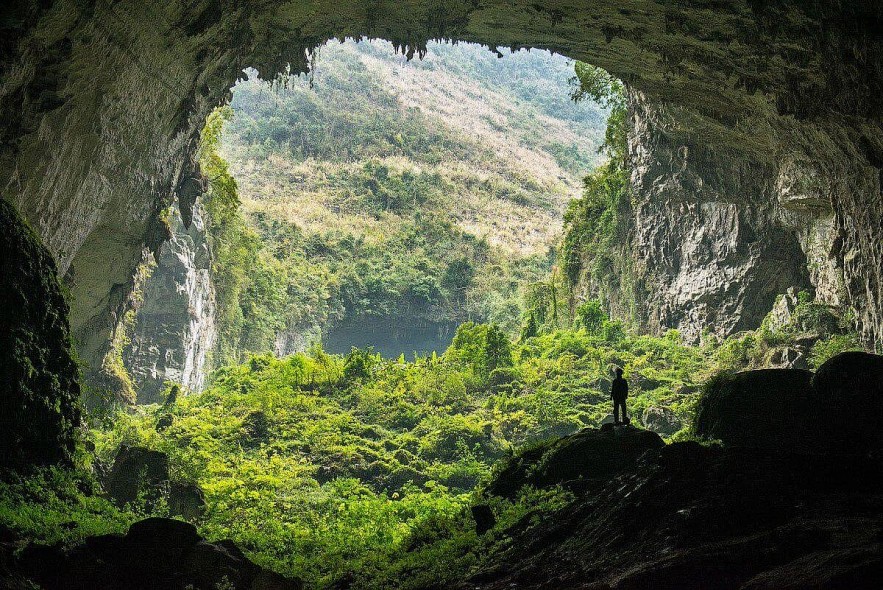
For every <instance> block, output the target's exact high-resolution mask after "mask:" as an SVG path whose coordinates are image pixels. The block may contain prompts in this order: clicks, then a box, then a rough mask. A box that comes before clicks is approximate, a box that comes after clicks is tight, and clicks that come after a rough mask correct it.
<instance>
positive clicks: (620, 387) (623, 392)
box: [610, 367, 629, 425]
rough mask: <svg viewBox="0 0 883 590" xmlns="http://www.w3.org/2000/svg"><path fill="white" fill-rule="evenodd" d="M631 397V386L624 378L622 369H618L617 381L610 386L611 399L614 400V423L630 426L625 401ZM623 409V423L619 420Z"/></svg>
mask: <svg viewBox="0 0 883 590" xmlns="http://www.w3.org/2000/svg"><path fill="white" fill-rule="evenodd" d="M628 396H629V384H628V382H627V381H626V380H625V379H623V378H622V369H620V368H619V367H617V368H616V379H614V380H613V383H612V384H611V385H610V397H611V399H613V423H614V424H617V425H619V424H628V423H629V417H628V414H626V410H625V400H626V398H627V397H628ZM620 408H622V421H621V422H620V420H619V410H620Z"/></svg>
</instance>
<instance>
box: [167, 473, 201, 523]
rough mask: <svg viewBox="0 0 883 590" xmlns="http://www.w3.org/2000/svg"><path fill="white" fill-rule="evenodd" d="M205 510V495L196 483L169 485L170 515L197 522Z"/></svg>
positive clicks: (183, 482)
mask: <svg viewBox="0 0 883 590" xmlns="http://www.w3.org/2000/svg"><path fill="white" fill-rule="evenodd" d="M204 510H205V494H203V493H202V488H200V487H199V486H198V485H196V484H195V483H190V482H186V481H173V482H171V484H170V485H169V514H170V515H172V516H180V517H182V518H184V519H186V520H196V519H197V518H199V517H200V516H202V513H203V511H204Z"/></svg>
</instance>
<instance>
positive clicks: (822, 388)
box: [812, 352, 883, 453]
mask: <svg viewBox="0 0 883 590" xmlns="http://www.w3.org/2000/svg"><path fill="white" fill-rule="evenodd" d="M812 385H813V389H814V390H815V392H816V395H817V399H818V404H819V406H820V407H819V413H820V416H819V423H820V424H819V428H820V433H822V434H823V435H824V436H825V437H826V438H827V439H828V440H829V441H830V444H831V445H832V448H833V449H834V450H835V451H837V452H846V453H853V452H855V453H864V452H868V451H880V450H883V356H880V355H876V354H869V353H866V352H843V353H841V354H838V355H837V356H834V357H832V358H831V359H829V360H828V361H827V362H825V363H824V364H823V365H822V366H821V367H819V370H818V371H817V372H816V375H815V377H813V380H812Z"/></svg>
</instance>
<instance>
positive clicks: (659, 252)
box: [628, 92, 827, 341]
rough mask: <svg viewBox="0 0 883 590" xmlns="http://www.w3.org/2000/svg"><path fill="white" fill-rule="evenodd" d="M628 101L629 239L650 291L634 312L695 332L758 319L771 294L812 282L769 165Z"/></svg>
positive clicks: (651, 323) (648, 321)
mask: <svg viewBox="0 0 883 590" xmlns="http://www.w3.org/2000/svg"><path fill="white" fill-rule="evenodd" d="M629 104H630V115H631V117H630V119H631V121H630V122H631V125H630V130H629V131H630V132H629V137H628V157H629V160H630V168H631V170H632V177H631V185H632V191H633V195H634V196H633V200H632V219H631V223H632V228H631V234H632V243H631V244H630V248H631V256H632V257H633V259H634V260H635V265H634V272H635V275H636V276H635V282H636V283H638V284H640V285H641V286H642V289H643V292H644V293H645V296H646V300H645V301H644V302H641V303H640V304H639V305H638V307H637V309H636V311H637V313H638V314H639V318H638V320H639V322H640V323H641V324H643V325H644V326H645V327H647V328H649V329H650V330H652V331H656V332H659V331H662V330H664V329H667V328H676V329H678V330H680V332H681V333H682V334H683V335H684V336H685V337H687V338H688V339H689V340H692V341H696V340H698V338H699V336H700V335H701V333H702V331H703V330H705V329H711V330H713V331H714V332H715V333H717V334H718V335H722V336H725V335H729V334H732V333H734V332H737V331H739V330H744V329H753V328H756V327H757V326H758V325H760V322H761V320H762V319H763V317H764V316H765V315H766V314H767V313H768V312H769V311H770V309H771V308H772V306H773V304H774V303H775V298H776V296H777V294H779V293H783V292H784V291H785V290H786V289H787V288H788V287H791V286H797V287H807V286H809V282H810V281H809V274H808V270H807V255H806V254H805V252H804V250H803V249H802V248H801V243H800V239H799V237H798V233H797V231H795V228H793V227H789V226H788V225H787V224H785V223H783V221H782V219H781V216H780V214H779V205H778V202H777V200H776V198H775V195H773V194H772V192H773V190H772V189H773V184H774V182H773V181H774V179H775V175H774V169H773V166H770V165H766V164H759V163H756V162H752V161H750V160H745V159H743V158H738V157H735V158H734V157H733V155H732V154H729V153H723V154H718V153H715V152H714V150H712V149H709V148H708V146H705V145H696V144H693V143H692V142H685V141H682V140H681V141H679V140H678V139H676V138H674V137H672V135H671V134H670V132H669V130H668V125H670V124H671V121H673V120H674V119H673V117H672V113H671V111H670V110H669V109H666V108H665V107H659V106H656V105H653V104H651V103H648V101H647V100H646V97H644V96H643V95H642V94H641V93H639V92H632V93H631V96H630V97H629ZM807 221H808V222H809V223H813V222H814V220H813V219H809V220H807ZM807 227H809V225H808V226H807ZM825 262H827V260H825Z"/></svg>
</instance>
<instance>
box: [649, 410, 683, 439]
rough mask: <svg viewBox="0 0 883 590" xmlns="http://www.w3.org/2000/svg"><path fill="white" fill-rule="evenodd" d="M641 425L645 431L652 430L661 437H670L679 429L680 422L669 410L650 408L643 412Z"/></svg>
mask: <svg viewBox="0 0 883 590" xmlns="http://www.w3.org/2000/svg"><path fill="white" fill-rule="evenodd" d="M641 424H643V425H644V428H646V429H647V430H652V431H653V432H656V433H658V434H661V435H663V436H671V435H672V434H674V433H675V432H677V431H678V430H680V429H681V420H680V418H678V415H677V414H675V413H674V411H673V410H672V409H671V408H660V407H656V406H650V407H648V408H647V409H645V410H644V414H643V415H642V416H641Z"/></svg>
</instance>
